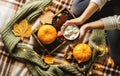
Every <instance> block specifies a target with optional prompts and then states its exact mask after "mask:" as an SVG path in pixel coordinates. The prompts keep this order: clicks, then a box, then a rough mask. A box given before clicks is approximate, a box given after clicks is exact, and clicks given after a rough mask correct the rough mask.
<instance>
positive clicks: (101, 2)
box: [90, 0, 108, 10]
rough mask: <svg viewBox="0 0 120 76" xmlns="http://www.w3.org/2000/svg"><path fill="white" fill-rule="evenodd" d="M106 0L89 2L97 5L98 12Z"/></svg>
mask: <svg viewBox="0 0 120 76" xmlns="http://www.w3.org/2000/svg"><path fill="white" fill-rule="evenodd" d="M107 1H108V0H91V1H90V2H94V3H96V4H97V5H98V7H99V10H101V9H102V7H103V6H104V5H105V4H106V2H107Z"/></svg>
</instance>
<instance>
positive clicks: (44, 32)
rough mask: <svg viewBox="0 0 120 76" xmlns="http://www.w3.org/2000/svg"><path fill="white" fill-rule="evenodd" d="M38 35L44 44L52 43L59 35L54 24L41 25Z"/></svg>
mask: <svg viewBox="0 0 120 76" xmlns="http://www.w3.org/2000/svg"><path fill="white" fill-rule="evenodd" d="M37 36H38V39H39V40H40V41H41V42H42V43H43V44H51V43H52V42H53V41H55V39H56V37H57V30H56V29H55V27H54V26H52V25H41V26H40V28H39V30H38V33H37Z"/></svg>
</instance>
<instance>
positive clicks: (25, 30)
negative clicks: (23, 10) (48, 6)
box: [12, 20, 32, 40]
mask: <svg viewBox="0 0 120 76" xmlns="http://www.w3.org/2000/svg"><path fill="white" fill-rule="evenodd" d="M12 32H13V33H14V35H15V36H20V37H21V40H23V39H24V38H28V37H30V35H31V33H32V25H28V23H27V21H26V20H22V21H21V22H20V23H19V24H17V23H15V24H14V27H13V30H12Z"/></svg>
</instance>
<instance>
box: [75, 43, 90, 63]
mask: <svg viewBox="0 0 120 76" xmlns="http://www.w3.org/2000/svg"><path fill="white" fill-rule="evenodd" d="M73 56H74V58H75V59H76V60H77V61H78V63H81V62H85V61H88V60H89V59H90V58H91V56H92V49H91V48H90V46H89V45H87V44H84V43H81V44H80V43H79V44H77V45H76V46H75V47H74V48H73Z"/></svg>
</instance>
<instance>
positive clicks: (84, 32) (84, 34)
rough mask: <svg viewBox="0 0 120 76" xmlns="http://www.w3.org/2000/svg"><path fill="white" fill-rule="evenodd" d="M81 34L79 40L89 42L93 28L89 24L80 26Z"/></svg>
mask: <svg viewBox="0 0 120 76" xmlns="http://www.w3.org/2000/svg"><path fill="white" fill-rule="evenodd" d="M79 32H80V35H79V38H78V40H79V41H80V42H82V43H87V42H88V41H89V37H90V34H91V30H90V29H89V27H88V25H87V24H84V25H82V26H81V27H80V31H79Z"/></svg>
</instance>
